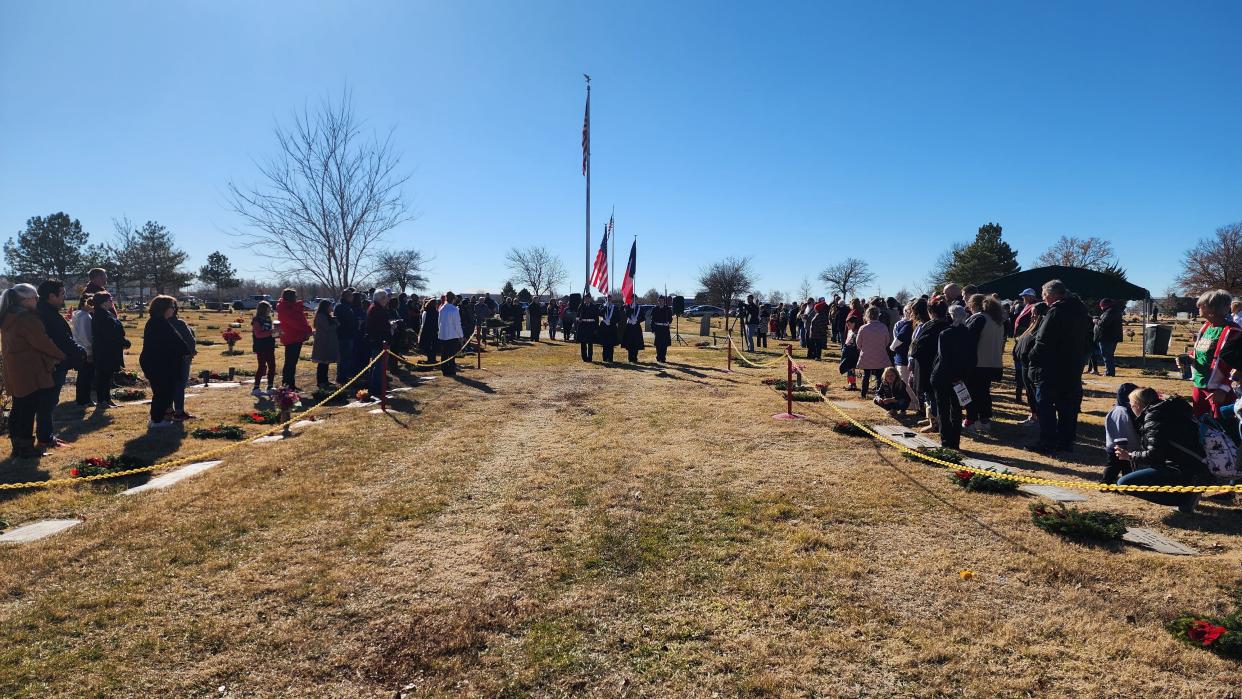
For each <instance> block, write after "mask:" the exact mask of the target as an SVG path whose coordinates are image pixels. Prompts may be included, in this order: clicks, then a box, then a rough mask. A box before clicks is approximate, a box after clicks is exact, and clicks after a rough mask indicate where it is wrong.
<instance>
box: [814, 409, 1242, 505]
mask: <svg viewBox="0 0 1242 699" xmlns="http://www.w3.org/2000/svg"><path fill="white" fill-rule="evenodd" d="M824 402H825V403H827V404H828V407H830V408H832V409H833V410H834V411H836V413H837V414H838V415H840V416H841V417H843V418H845V419H846V420H848V421H849V422H850V423H851V424H853V425H854V426H855V427H857V428H858V429H860V430H862V431H863V432H866V433H867V434H869V435H871V437H872V438H874V439H876V440H878V441H880V442H883V443H884V444H887V445H888V446H890V447H893V448H894V449H897V450H898V451H900V452H902V453H904V454H912V455H914V456H915V457H916V458H919V459H922V460H923V461H927V462H929V463H933V464H936V465H938V466H944V467H945V468H950V469H953V470H955V471H969V472H970V473H979V474H983V475H986V476H991V477H992V478H999V479H1003V480H1010V481H1018V482H1019V483H1028V484H1031V485H1053V486H1057V487H1061V488H1073V489H1077V490H1098V491H1107V492H1121V493H1206V492H1219V493H1236V492H1242V485H1112V484H1108V483H1088V482H1086V481H1069V480H1053V479H1049V478H1037V477H1034V476H1022V475H1019V474H1016V473H1004V472H1002V471H993V470H991V469H986V468H976V467H973V466H966V465H963V464H955V463H953V462H951V461H945V460H943V459H938V458H936V457H934V456H931V455H930V454H924V453H923V452H921V451H919V450H917V449H911V448H910V447H907V446H905V445H904V444H901V443H899V442H896V441H893V440H891V439H889V438H888V437H885V436H884V435H882V434H879V433H877V432H876V431H875V430H872V429H871V428H870V427H868V426H866V425H864V424H862V423H861V422H859V421H858V420H855V419H854V418H853V417H852V416H851V415H850V414H849V413H846V412H845V411H844V410H842V409H841V408H839V407H837V405H836V404H834V403H833V402H832V401H831V400H828V397H827V396H825V397H824Z"/></svg>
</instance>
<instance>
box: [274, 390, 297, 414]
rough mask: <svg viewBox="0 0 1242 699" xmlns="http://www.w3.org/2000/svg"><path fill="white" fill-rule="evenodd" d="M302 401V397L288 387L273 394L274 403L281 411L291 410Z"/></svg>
mask: <svg viewBox="0 0 1242 699" xmlns="http://www.w3.org/2000/svg"><path fill="white" fill-rule="evenodd" d="M301 400H302V395H301V394H300V393H298V392H297V391H295V390H293V389H292V388H289V387H287V386H285V387H282V388H280V389H278V390H277V391H276V392H275V393H273V394H272V401H273V402H274V403H276V406H277V407H278V408H280V409H281V410H289V409H290V408H292V407H293V406H295V405H297V404H298V402H299V401H301Z"/></svg>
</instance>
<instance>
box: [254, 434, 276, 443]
mask: <svg viewBox="0 0 1242 699" xmlns="http://www.w3.org/2000/svg"><path fill="white" fill-rule="evenodd" d="M282 439H284V437H283V436H281V435H278V434H269V435H268V436H266V437H257V438H255V439H252V440H250V443H251V444H271V443H272V442H279V441H280V440H282Z"/></svg>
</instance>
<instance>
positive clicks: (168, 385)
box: [138, 296, 190, 429]
mask: <svg viewBox="0 0 1242 699" xmlns="http://www.w3.org/2000/svg"><path fill="white" fill-rule="evenodd" d="M176 308H177V300H176V299H174V298H173V297H171V296H156V297H155V298H154V299H151V307H150V317H149V318H147V325H146V328H145V329H143V331H142V354H140V355H139V356H138V364H139V366H141V367H142V373H143V374H144V375H145V376H146V377H147V382H148V383H150V384H151V422H149V423H148V424H147V428H148V429H152V428H156V427H167V426H169V425H171V424H172V423H171V422H168V421H165V419H164V416H165V414H166V413H167V412H168V409H169V408H171V407H172V403H173V397H174V393H175V392H176V388H177V379H178V377H179V376H180V375H181V374H182V372H184V371H185V358H186V357H187V356H188V355H189V354H190V348H189V347H188V346H186V344H185V340H183V339H181V335H180V334H179V333H178V332H177V330H176V329H175V328H173V325H172V317H173V312H174V311H175V310H176Z"/></svg>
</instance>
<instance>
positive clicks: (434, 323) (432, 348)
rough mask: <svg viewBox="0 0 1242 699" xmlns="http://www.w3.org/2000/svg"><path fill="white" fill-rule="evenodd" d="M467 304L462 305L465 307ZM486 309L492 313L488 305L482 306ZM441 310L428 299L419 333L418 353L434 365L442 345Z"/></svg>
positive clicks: (433, 301) (434, 302)
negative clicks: (439, 347) (437, 350)
mask: <svg viewBox="0 0 1242 699" xmlns="http://www.w3.org/2000/svg"><path fill="white" fill-rule="evenodd" d="M466 305H467V304H464V303H463V304H462V306H463V307H465V306H466ZM482 305H483V307H484V308H486V309H487V310H488V312H489V313H490V312H491V310H492V309H491V308H490V307H489V306H488V305H487V304H482ZM439 320H440V310H439V309H438V308H436V300H435V299H427V303H426V304H424V305H423V318H422V327H421V329H420V330H419V332H418V351H419V352H422V353H423V354H425V355H426V356H427V362H428V363H431V364H434V363H435V361H436V348H437V347H438V346H439V344H440V324H439Z"/></svg>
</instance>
